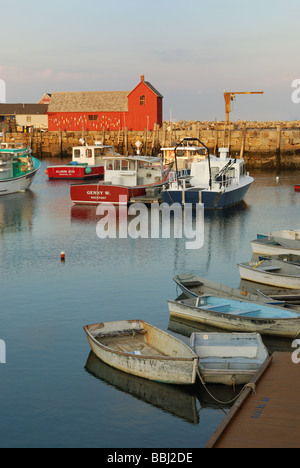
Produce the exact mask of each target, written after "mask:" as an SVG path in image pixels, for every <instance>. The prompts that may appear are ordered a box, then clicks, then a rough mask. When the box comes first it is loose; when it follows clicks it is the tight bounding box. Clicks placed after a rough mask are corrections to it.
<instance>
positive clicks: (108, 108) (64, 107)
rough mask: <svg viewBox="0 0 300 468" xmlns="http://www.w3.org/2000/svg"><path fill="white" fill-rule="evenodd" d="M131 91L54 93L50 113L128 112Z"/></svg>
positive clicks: (49, 108)
mask: <svg viewBox="0 0 300 468" xmlns="http://www.w3.org/2000/svg"><path fill="white" fill-rule="evenodd" d="M129 93H130V91H85V92H66V93H64V92H57V93H52V96H51V102H50V104H49V107H48V112H50V113H51V112H128V99H127V96H128V94H129Z"/></svg>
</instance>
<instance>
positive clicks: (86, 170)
mask: <svg viewBox="0 0 300 468" xmlns="http://www.w3.org/2000/svg"><path fill="white" fill-rule="evenodd" d="M84 172H85V173H86V174H91V172H92V169H91V168H90V167H86V168H85V171H84Z"/></svg>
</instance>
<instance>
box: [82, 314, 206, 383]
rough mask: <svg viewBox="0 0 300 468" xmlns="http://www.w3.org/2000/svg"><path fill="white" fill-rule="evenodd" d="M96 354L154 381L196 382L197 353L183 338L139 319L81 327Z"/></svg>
mask: <svg viewBox="0 0 300 468" xmlns="http://www.w3.org/2000/svg"><path fill="white" fill-rule="evenodd" d="M84 330H85V332H86V334H87V338H88V341H89V343H90V346H91V348H92V350H93V352H94V353H95V354H96V356H97V357H98V358H99V359H101V360H102V361H103V362H105V363H106V364H108V365H110V366H112V367H115V368H116V369H119V370H121V371H123V372H127V373H128V374H132V375H136V376H138V377H143V378H145V379H149V380H155V381H157V382H164V383H169V384H178V385H180V384H181V385H191V384H194V383H195V382H196V375H197V369H198V361H199V360H198V356H197V355H196V354H195V353H194V351H193V350H192V349H191V348H190V347H189V346H188V345H186V344H185V343H184V342H182V341H180V340H179V339H177V338H175V337H174V336H172V335H170V334H169V333H166V332H164V331H162V330H160V329H158V328H156V327H154V326H153V325H149V324H148V323H146V322H144V321H142V320H122V321H118V322H104V323H98V324H95V325H87V326H85V327H84Z"/></svg>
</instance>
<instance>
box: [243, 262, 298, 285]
mask: <svg viewBox="0 0 300 468" xmlns="http://www.w3.org/2000/svg"><path fill="white" fill-rule="evenodd" d="M238 267H239V270H240V275H241V278H242V279H245V280H248V281H253V282H254V283H260V284H267V285H269V286H276V287H277V288H287V289H300V266H297V265H294V264H291V263H288V262H284V261H282V260H276V259H270V260H262V261H260V262H258V263H256V262H246V263H239V264H238Z"/></svg>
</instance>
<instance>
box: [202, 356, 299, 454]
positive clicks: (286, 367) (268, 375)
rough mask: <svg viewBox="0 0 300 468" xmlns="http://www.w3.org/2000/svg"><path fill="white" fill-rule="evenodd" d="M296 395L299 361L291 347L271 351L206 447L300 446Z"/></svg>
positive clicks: (297, 393)
mask: <svg viewBox="0 0 300 468" xmlns="http://www.w3.org/2000/svg"><path fill="white" fill-rule="evenodd" d="M253 392H254V393H253ZM299 398H300V364H295V363H293V361H292V351H291V352H290V353H279V352H276V353H274V354H273V355H272V357H270V358H268V359H267V361H266V362H265V364H264V365H263V367H262V368H261V370H260V371H259V373H258V374H257V375H256V376H255V378H254V379H253V380H252V382H251V386H249V387H246V388H245V390H244V391H243V393H242V395H241V396H240V397H239V398H238V400H237V401H236V403H235V404H234V406H233V407H232V409H231V410H230V412H229V413H228V415H227V416H226V418H225V420H224V421H223V423H222V424H221V425H220V427H219V428H218V429H217V431H216V432H215V433H214V435H213V436H212V438H211V439H210V441H209V442H208V444H207V445H206V448H300V403H299Z"/></svg>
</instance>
